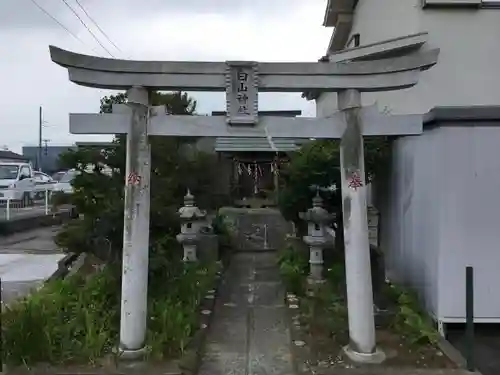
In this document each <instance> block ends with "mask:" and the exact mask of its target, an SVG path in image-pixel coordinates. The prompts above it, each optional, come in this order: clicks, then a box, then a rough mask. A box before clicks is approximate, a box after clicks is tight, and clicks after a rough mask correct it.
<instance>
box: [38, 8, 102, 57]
mask: <svg viewBox="0 0 500 375" xmlns="http://www.w3.org/2000/svg"><path fill="white" fill-rule="evenodd" d="M31 2H32V3H33V4H35V5H36V7H37V8H38V9H40V10H41V11H42V12H43V13H45V15H47V16H48V17H49V18H51V19H52V21H54V22H55V23H57V24H58V25H59V26H61V27H62V28H63V29H64V30H66V32H67V33H68V34H69V35H71V36H72V37H73V38H75V39H76V40H78V41H79V42H80V43H82V44H83V45H84V46H85V47H88V48H90V49H91V50H92V51H94V52H95V53H97V54H98V55H100V53H99V52H97V51H96V50H95V49H94V48H92V47H91V46H89V45H88V44H87V43H85V42H84V41H83V40H82V39H80V38H79V37H78V35H76V34H75V33H73V32H72V31H71V30H70V29H68V28H67V27H66V26H64V25H63V24H62V23H61V22H59V20H58V19H57V18H55V17H54V16H53V15H52V14H50V13H49V12H48V11H47V10H45V9H44V8H43V7H42V6H41V5H40V4H38V3H37V2H36V1H35V0H31Z"/></svg>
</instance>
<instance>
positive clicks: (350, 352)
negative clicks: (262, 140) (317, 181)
mask: <svg viewBox="0 0 500 375" xmlns="http://www.w3.org/2000/svg"><path fill="white" fill-rule="evenodd" d="M338 108H339V110H340V111H342V112H343V113H344V114H345V120H346V124H347V126H346V128H345V131H344V134H343V135H342V138H341V141H340V171H341V172H340V173H341V180H342V212H343V221H344V244H345V268H346V285H347V308H348V316H349V338H350V343H349V345H348V346H346V347H345V348H344V350H345V353H346V354H347V356H348V357H349V358H350V359H352V360H353V361H355V362H366V363H381V362H383V361H384V360H385V354H384V353H383V352H382V351H380V350H378V349H377V347H376V342H375V321H374V315H373V288H372V279H371V267H370V244H369V240H368V215H367V205H366V181H365V180H366V178H365V158H364V146H363V129H362V126H363V123H362V121H361V116H360V113H359V112H360V109H361V93H360V91H358V90H352V89H350V90H344V91H341V92H339V93H338Z"/></svg>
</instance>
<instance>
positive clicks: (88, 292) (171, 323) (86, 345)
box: [3, 261, 218, 365]
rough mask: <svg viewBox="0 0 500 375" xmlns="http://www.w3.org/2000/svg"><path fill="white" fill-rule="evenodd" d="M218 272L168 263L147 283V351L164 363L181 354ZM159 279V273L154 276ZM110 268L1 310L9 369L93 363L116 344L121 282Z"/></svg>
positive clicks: (54, 284)
mask: <svg viewBox="0 0 500 375" xmlns="http://www.w3.org/2000/svg"><path fill="white" fill-rule="evenodd" d="M217 269H218V267H217V266H215V265H210V266H206V265H205V266H202V265H185V264H183V263H182V262H179V261H178V262H170V263H169V266H168V269H164V270H163V271H164V272H162V274H163V278H162V279H161V280H159V278H158V275H156V276H154V277H151V276H152V275H150V278H153V279H152V280H150V289H149V295H148V297H149V299H148V305H149V306H148V316H149V319H148V332H147V345H148V347H149V349H150V355H151V356H152V357H154V358H155V359H163V358H166V357H172V356H176V355H178V354H180V353H181V352H182V350H183V348H184V347H185V346H186V344H187V343H188V341H189V337H190V336H191V335H192V333H193V330H194V329H196V326H197V307H198V305H199V302H200V300H201V298H203V296H204V295H205V293H206V291H207V290H208V289H211V288H212V287H213V285H214V280H215V274H216V272H217ZM158 274H159V273H158ZM117 275H118V274H117V273H116V272H113V270H112V269H111V267H107V268H104V270H102V271H99V272H98V273H95V274H92V275H90V276H83V275H79V274H76V275H74V276H71V277H69V278H67V279H64V280H56V281H51V282H48V283H47V284H46V285H45V286H44V287H43V288H42V289H41V290H39V291H38V292H35V293H33V294H32V295H30V296H28V297H27V298H25V299H23V300H20V301H18V302H16V303H14V304H13V305H12V306H10V307H5V308H4V313H3V335H4V340H5V341H4V355H5V360H6V363H8V364H10V365H20V364H25V365H33V364H37V363H40V362H44V363H53V364H60V363H91V364H96V363H98V362H99V361H100V360H101V359H102V358H103V357H105V356H106V355H107V354H110V353H112V349H113V348H114V347H115V346H116V345H117V343H118V332H119V318H120V288H121V281H120V278H119V277H117Z"/></svg>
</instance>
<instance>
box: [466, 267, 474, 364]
mask: <svg viewBox="0 0 500 375" xmlns="http://www.w3.org/2000/svg"><path fill="white" fill-rule="evenodd" d="M465 321H466V328H465V343H466V359H467V370H469V371H471V372H472V371H475V367H476V366H475V364H474V268H472V267H471V266H467V267H465Z"/></svg>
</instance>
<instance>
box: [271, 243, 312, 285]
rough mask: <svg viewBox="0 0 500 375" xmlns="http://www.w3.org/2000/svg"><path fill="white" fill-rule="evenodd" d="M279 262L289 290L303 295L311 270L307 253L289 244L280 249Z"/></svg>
mask: <svg viewBox="0 0 500 375" xmlns="http://www.w3.org/2000/svg"><path fill="white" fill-rule="evenodd" d="M278 264H279V269H280V274H281V277H282V278H283V281H284V283H285V285H286V288H287V291H289V292H291V293H294V294H296V295H303V294H304V291H305V285H304V283H305V280H306V277H307V272H308V270H309V260H308V258H307V255H306V254H304V253H302V252H300V251H299V250H297V249H295V248H294V247H293V246H287V247H285V248H284V249H282V250H280V252H279V254H278Z"/></svg>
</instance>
